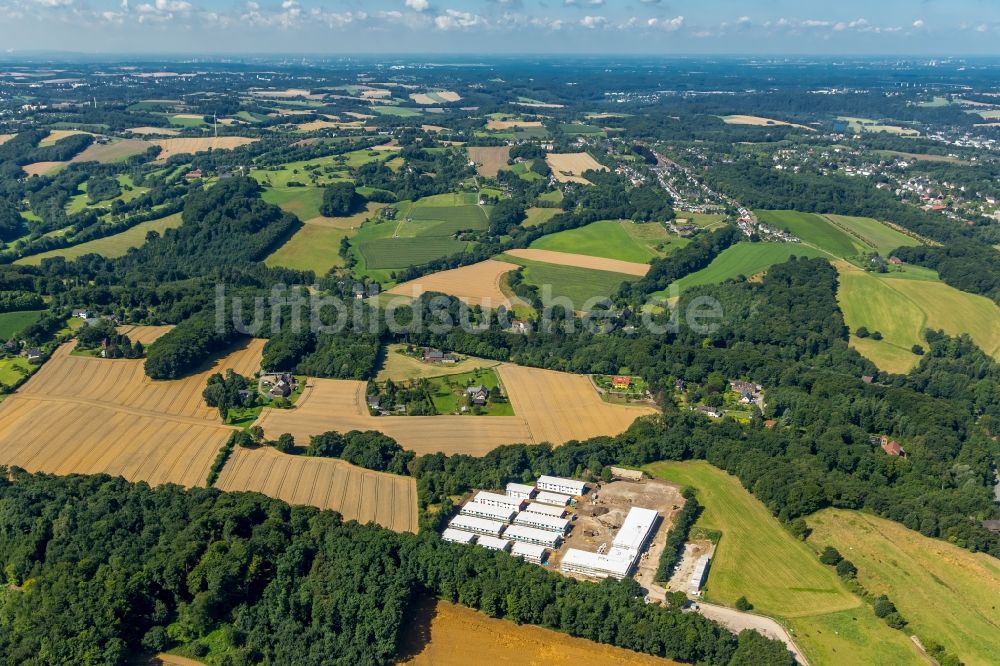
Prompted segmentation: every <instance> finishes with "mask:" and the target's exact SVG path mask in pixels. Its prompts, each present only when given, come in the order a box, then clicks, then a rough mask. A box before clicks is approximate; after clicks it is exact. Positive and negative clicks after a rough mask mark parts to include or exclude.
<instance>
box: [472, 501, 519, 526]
mask: <svg viewBox="0 0 1000 666" xmlns="http://www.w3.org/2000/svg"><path fill="white" fill-rule="evenodd" d="M459 513H461V514H462V515H463V516H475V517H476V518H486V519H487V520H499V521H500V522H502V523H509V522H510V521H511V520H512V519H513V518H514V515H515V513H516V512H515V511H514V509H512V508H510V507H509V506H490V505H488V504H480V503H479V502H469V503H468V504H466V505H465V506H463V507H462V510H461V511H460V512H459Z"/></svg>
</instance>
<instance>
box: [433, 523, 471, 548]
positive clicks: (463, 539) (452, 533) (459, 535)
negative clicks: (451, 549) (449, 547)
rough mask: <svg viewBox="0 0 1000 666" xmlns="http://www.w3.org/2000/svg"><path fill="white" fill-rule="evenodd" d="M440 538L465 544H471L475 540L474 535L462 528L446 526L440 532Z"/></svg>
mask: <svg viewBox="0 0 1000 666" xmlns="http://www.w3.org/2000/svg"><path fill="white" fill-rule="evenodd" d="M441 538H442V539H444V540H445V541H448V542H450V543H464V544H466V545H469V544H472V543H474V542H475V540H476V535H475V534H473V533H472V532H466V531H464V530H456V529H454V528H451V527H448V528H446V529H445V531H444V532H442V533H441Z"/></svg>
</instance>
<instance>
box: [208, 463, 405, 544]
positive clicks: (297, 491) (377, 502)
mask: <svg viewBox="0 0 1000 666" xmlns="http://www.w3.org/2000/svg"><path fill="white" fill-rule="evenodd" d="M215 485H216V487H217V488H219V489H220V490H229V491H252V492H258V493H263V494H265V495H267V496H269V497H277V498H278V499H282V500H284V501H286V502H288V503H289V504H305V505H309V506H317V507H319V508H321V509H333V510H334V511H336V512H338V513H339V514H341V515H342V516H343V517H344V520H356V521H358V522H359V523H370V522H371V523H376V524H378V525H381V526H382V527H386V528H388V529H391V530H395V531H397V532H416V531H417V525H418V524H417V484H416V481H415V480H414V479H413V477H407V476H398V475H396V474H386V473H383V472H373V471H372V470H368V469H364V468H361V467H356V466H354V465H351V464H348V463H346V462H344V461H342V460H335V459H333V458H314V457H305V456H292V455H287V454H284V453H279V452H278V451H275V450H274V449H272V448H270V447H266V448H259V449H245V448H243V447H236V449H235V450H234V451H233V455H232V457H230V459H229V461H228V462H227V463H226V466H225V467H224V468H223V470H222V473H221V474H220V475H219V480H218V481H217V482H216V484H215Z"/></svg>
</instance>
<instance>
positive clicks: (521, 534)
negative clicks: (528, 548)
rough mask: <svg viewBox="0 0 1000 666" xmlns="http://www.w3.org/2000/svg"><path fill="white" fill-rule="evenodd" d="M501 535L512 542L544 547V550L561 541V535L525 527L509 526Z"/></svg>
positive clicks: (553, 546)
mask: <svg viewBox="0 0 1000 666" xmlns="http://www.w3.org/2000/svg"><path fill="white" fill-rule="evenodd" d="M503 535H504V536H505V537H506V538H508V539H513V540H514V541H523V542H524V543H533V544H535V545H536V546H545V547H546V548H555V547H557V546H558V545H559V542H560V541H561V540H562V535H561V534H559V533H558V532H552V531H551V530H540V529H538V528H537V527H527V526H525V525H511V526H510V527H508V528H507V530H506V531H505V532H504V533H503Z"/></svg>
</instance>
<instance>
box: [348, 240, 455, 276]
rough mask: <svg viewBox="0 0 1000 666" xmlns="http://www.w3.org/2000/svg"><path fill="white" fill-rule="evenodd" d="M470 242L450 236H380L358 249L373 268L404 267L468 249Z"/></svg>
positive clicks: (366, 264) (366, 263)
mask: <svg viewBox="0 0 1000 666" xmlns="http://www.w3.org/2000/svg"><path fill="white" fill-rule="evenodd" d="M467 247H468V243H466V242H464V241H458V240H455V239H453V238H450V237H422V238H416V237H415V238H376V239H374V240H369V241H365V242H364V243H361V244H360V245H359V246H358V250H359V251H360V253H361V255H362V256H363V257H364V260H365V267H366V268H369V269H387V268H404V267H406V266H411V265H412V266H416V265H419V264H426V263H427V262H429V261H433V260H435V259H440V258H441V257H447V256H448V255H449V254H456V253H458V252H464V251H465V250H466V248H467Z"/></svg>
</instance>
